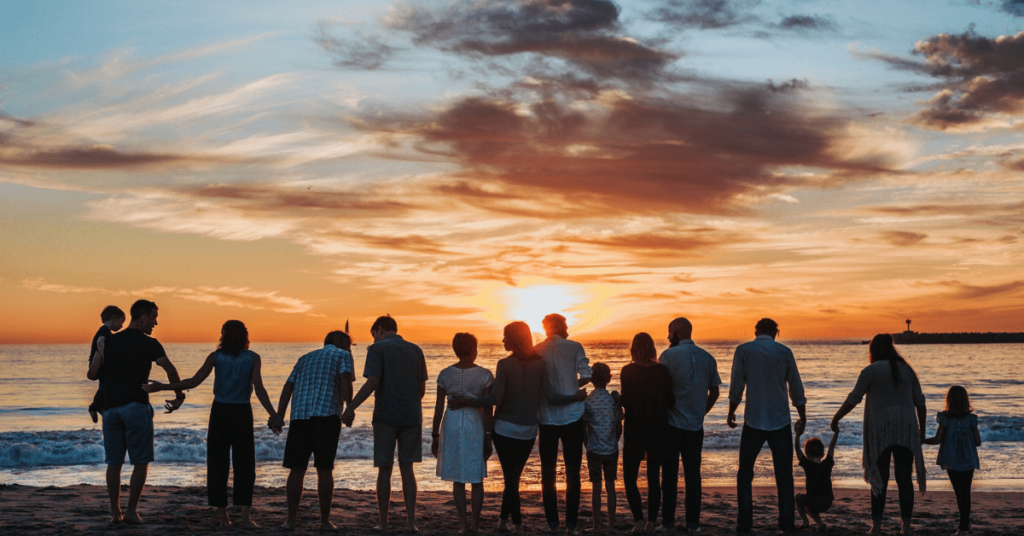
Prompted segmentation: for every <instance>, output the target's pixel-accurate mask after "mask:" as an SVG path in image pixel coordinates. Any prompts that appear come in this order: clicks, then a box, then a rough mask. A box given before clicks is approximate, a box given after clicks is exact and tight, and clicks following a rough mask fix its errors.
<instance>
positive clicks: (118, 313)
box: [100, 305, 124, 323]
mask: <svg viewBox="0 0 1024 536" xmlns="http://www.w3.org/2000/svg"><path fill="white" fill-rule="evenodd" d="M111 318H124V311H122V310H121V308H120V307H118V306H116V305H108V306H106V307H104V308H103V312H101V313H100V320H102V321H103V322H104V323H106V322H107V320H110V319H111Z"/></svg>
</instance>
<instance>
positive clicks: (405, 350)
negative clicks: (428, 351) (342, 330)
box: [363, 335, 427, 426]
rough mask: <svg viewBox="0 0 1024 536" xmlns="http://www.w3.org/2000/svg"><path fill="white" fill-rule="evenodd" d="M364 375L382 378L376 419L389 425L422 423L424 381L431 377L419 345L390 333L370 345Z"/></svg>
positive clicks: (376, 397) (377, 396)
mask: <svg viewBox="0 0 1024 536" xmlns="http://www.w3.org/2000/svg"><path fill="white" fill-rule="evenodd" d="M363 377H364V378H378V379H379V380H380V383H379V384H378V386H377V390H376V391H375V392H374V399H373V422H375V423H380V424H386V425H388V426H422V424H423V406H422V403H421V399H420V384H421V383H424V382H426V381H427V361H426V359H425V358H424V357H423V350H421V349H420V347H419V346H416V345H415V344H413V343H411V342H408V341H406V340H405V339H403V338H402V337H401V336H400V335H388V336H387V337H385V338H383V339H381V340H380V341H378V342H376V343H374V344H371V345H370V347H369V348H367V349H366V365H365V366H364V367H363Z"/></svg>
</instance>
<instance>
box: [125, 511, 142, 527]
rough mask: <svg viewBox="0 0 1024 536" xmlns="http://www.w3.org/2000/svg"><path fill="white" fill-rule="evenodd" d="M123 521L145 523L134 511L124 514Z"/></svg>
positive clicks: (137, 523)
mask: <svg viewBox="0 0 1024 536" xmlns="http://www.w3.org/2000/svg"><path fill="white" fill-rule="evenodd" d="M124 522H125V523H126V524H128V525H142V524H144V523H145V522H144V521H142V518H141V517H139V513H138V512H134V511H133V512H128V513H127V514H125V515H124Z"/></svg>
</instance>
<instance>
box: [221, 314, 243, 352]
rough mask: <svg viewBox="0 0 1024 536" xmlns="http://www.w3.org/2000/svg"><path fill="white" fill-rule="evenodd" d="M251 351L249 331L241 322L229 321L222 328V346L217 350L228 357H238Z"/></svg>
mask: <svg viewBox="0 0 1024 536" xmlns="http://www.w3.org/2000/svg"><path fill="white" fill-rule="evenodd" d="M248 349H249V330H248V329H247V328H246V327H245V324H243V323H242V321H241V320H228V321H227V322H224V326H222V327H221V328H220V344H219V345H217V350H218V351H220V352H223V353H225V354H228V355H238V354H240V353H242V350H248Z"/></svg>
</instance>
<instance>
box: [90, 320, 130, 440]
mask: <svg viewBox="0 0 1024 536" xmlns="http://www.w3.org/2000/svg"><path fill="white" fill-rule="evenodd" d="M124 320H125V318H124V311H122V310H121V308H120V307H118V306H116V305H108V306H106V307H104V308H103V311H102V312H100V321H101V322H103V325H102V326H100V329H99V330H98V331H97V332H96V334H95V335H93V336H92V345H91V346H90V347H89V368H90V369H91V368H92V362H93V359H94V358H95V357H96V353H97V352H99V353H101V354H102V353H103V348H104V345H105V344H106V341H107V337H109V336H111V335H113V334H114V333H116V332H118V331H121V326H123V325H124ZM86 376H87V377H89V379H92V378H93V376H96V377H102V376H103V373H102V372H100V371H96V372H95V373H93V372H91V371H90V372H88V373H86ZM101 413H103V380H102V379H101V380H100V385H99V387H97V388H96V394H95V395H93V397H92V404H89V416H90V417H92V422H99V415H100V414H101Z"/></svg>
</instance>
